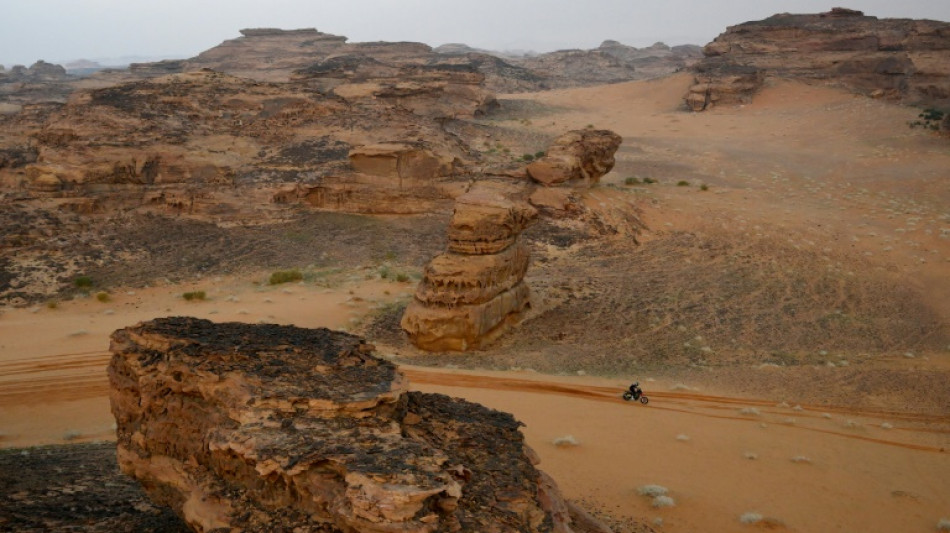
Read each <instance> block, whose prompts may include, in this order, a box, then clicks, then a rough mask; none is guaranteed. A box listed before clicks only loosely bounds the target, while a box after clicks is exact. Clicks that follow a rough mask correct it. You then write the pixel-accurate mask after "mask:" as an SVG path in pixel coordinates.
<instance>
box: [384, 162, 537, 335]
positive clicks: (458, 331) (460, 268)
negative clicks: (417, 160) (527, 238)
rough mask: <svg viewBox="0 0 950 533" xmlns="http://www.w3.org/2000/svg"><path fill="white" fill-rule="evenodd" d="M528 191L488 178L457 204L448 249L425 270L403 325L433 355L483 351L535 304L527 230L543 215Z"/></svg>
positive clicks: (449, 233) (404, 317)
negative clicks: (523, 239)
mask: <svg viewBox="0 0 950 533" xmlns="http://www.w3.org/2000/svg"><path fill="white" fill-rule="evenodd" d="M525 194H526V189H525V188H524V187H520V186H517V185H512V184H509V183H503V182H490V181H480V182H478V183H476V184H475V185H473V186H472V188H471V189H470V190H469V191H468V192H467V193H465V194H463V195H462V196H460V197H458V198H457V199H456V203H455V211H454V213H453V215H452V220H451V222H450V224H449V229H448V237H449V244H448V250H446V252H445V253H443V254H441V255H439V256H437V257H436V258H434V259H433V260H432V261H431V262H430V263H429V264H428V265H427V266H426V268H425V271H424V273H423V280H422V282H421V283H420V284H419V287H418V288H417V290H416V293H415V298H414V299H413V301H412V302H410V304H409V306H408V307H407V308H406V311H405V313H404V314H403V318H402V322H401V325H402V328H403V329H404V330H405V331H406V333H408V334H409V337H410V339H411V340H412V342H413V343H414V344H415V345H416V346H418V347H420V348H423V349H425V350H433V351H436V350H452V351H465V350H469V349H478V348H480V347H482V346H484V345H485V344H486V343H489V342H491V341H492V340H494V339H495V338H497V337H498V335H500V334H501V333H503V332H504V331H505V329H506V327H507V326H508V325H510V324H512V323H514V322H516V321H517V320H518V319H519V318H520V316H521V315H522V313H523V312H524V311H525V310H526V309H527V307H528V306H529V289H528V286H527V284H526V283H525V282H524V275H525V272H526V271H527V269H528V251H527V248H526V247H525V245H524V244H523V243H522V242H521V239H520V235H521V232H522V231H523V230H524V229H525V228H526V227H527V226H528V225H529V224H530V223H531V222H532V221H533V220H534V218H535V217H536V216H537V211H535V209H534V208H532V207H531V206H530V205H529V204H528V203H527V202H526V201H525V199H524V195H525Z"/></svg>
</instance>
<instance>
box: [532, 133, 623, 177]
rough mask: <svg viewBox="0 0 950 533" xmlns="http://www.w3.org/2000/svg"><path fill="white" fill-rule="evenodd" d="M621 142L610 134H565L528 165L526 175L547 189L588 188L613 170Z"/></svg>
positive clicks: (618, 137)
mask: <svg viewBox="0 0 950 533" xmlns="http://www.w3.org/2000/svg"><path fill="white" fill-rule="evenodd" d="M622 141H623V139H622V138H621V137H620V136H619V135H617V134H616V133H614V132H612V131H610V130H595V129H583V130H572V131H569V132H567V133H565V134H563V135H561V136H560V137H558V138H557V139H555V140H554V143H553V144H551V146H550V147H549V148H548V150H547V152H546V153H545V155H544V156H543V157H541V158H540V159H538V160H536V161H534V162H532V163H531V164H529V165H528V167H527V172H528V175H529V176H530V177H531V179H533V180H534V181H536V182H538V183H540V184H541V185H544V186H548V187H550V186H552V185H559V184H562V183H568V184H569V185H581V186H585V187H589V186H591V185H594V184H595V183H597V182H599V181H600V178H601V177H602V176H603V175H605V174H607V173H608V172H610V171H611V169H613V168H614V163H615V161H614V154H615V153H616V152H617V149H618V148H619V147H620V143H621V142H622Z"/></svg>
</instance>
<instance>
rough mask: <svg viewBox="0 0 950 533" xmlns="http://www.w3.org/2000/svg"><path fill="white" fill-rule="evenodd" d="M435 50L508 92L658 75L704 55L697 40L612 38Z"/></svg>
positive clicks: (676, 69) (498, 90)
mask: <svg viewBox="0 0 950 533" xmlns="http://www.w3.org/2000/svg"><path fill="white" fill-rule="evenodd" d="M435 51H436V52H437V53H439V54H442V55H444V56H447V57H464V58H466V59H467V60H468V61H470V62H471V63H472V64H474V65H476V66H477V68H478V70H479V71H480V72H482V73H483V74H485V78H486V81H485V83H486V86H487V87H488V88H489V89H491V90H493V91H496V92H505V93H511V92H524V91H539V90H546V89H559V88H566V87H583V86H589V85H599V84H604V83H618V82H624V81H631V80H641V79H649V78H656V77H660V76H665V75H667V74H670V73H672V72H676V71H678V70H682V69H684V68H687V67H689V66H690V65H692V64H693V63H695V62H696V61H698V60H699V58H701V57H702V53H701V52H700V48H699V47H698V46H694V45H686V46H677V47H673V48H670V47H669V46H667V45H665V44H663V43H656V44H654V45H653V46H649V47H646V48H635V47H633V46H627V45H624V44H621V43H619V42H617V41H610V40H608V41H604V42H603V44H601V45H600V47H598V48H594V49H590V50H580V49H575V50H558V51H555V52H548V53H544V54H511V53H505V52H493V51H488V50H480V49H474V48H471V47H468V46H465V45H461V44H451V45H443V46H440V47H438V48H436V49H435Z"/></svg>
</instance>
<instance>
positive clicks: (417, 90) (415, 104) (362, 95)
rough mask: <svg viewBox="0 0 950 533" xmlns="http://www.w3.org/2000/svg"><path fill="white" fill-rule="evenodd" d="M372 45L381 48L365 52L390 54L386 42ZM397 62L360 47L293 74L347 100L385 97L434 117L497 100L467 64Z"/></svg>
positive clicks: (474, 110)
mask: <svg viewBox="0 0 950 533" xmlns="http://www.w3.org/2000/svg"><path fill="white" fill-rule="evenodd" d="M364 44H365V43H364ZM412 44H414V43H405V44H403V47H408V48H411V45H412ZM377 48H382V50H379V49H376V50H372V49H371V50H369V51H368V52H372V53H376V54H377V55H381V56H385V55H386V52H389V53H391V51H390V50H386V49H385V47H382V46H380V47H377ZM411 52H412V50H410V53H411ZM417 52H418V51H417ZM429 55H431V54H429ZM410 57H412V56H411V55H410ZM400 61H402V63H401V64H400V63H399V62H384V61H383V60H379V59H375V58H373V57H372V56H370V55H367V54H366V53H363V52H353V53H349V54H347V55H338V56H334V57H332V58H330V59H328V60H326V61H321V62H318V63H314V64H312V65H310V66H309V67H307V68H305V69H300V70H298V71H296V72H295V73H294V79H296V80H306V81H308V82H309V83H314V84H318V86H320V87H321V89H322V90H324V91H327V92H332V93H333V94H336V95H337V96H340V97H342V98H343V99H345V100H346V101H348V102H352V103H361V102H384V103H386V104H389V105H391V106H395V107H400V108H403V109H408V110H410V111H412V112H413V113H415V114H417V115H424V116H430V117H437V118H470V117H473V116H477V115H482V114H484V113H485V112H487V111H488V110H490V109H492V108H493V107H495V106H496V105H497V102H496V101H495V96H494V94H492V93H491V92H490V91H488V90H487V89H485V87H484V82H485V76H484V75H483V74H481V73H479V72H478V71H477V70H476V68H475V67H474V66H473V65H471V64H465V63H450V62H445V63H441V62H432V61H429V62H427V63H425V64H417V63H413V62H411V61H409V62H407V60H406V58H402V59H401V60H400Z"/></svg>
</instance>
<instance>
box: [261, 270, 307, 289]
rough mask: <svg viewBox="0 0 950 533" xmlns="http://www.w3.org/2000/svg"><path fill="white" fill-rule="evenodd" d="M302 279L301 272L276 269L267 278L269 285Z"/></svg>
mask: <svg viewBox="0 0 950 533" xmlns="http://www.w3.org/2000/svg"><path fill="white" fill-rule="evenodd" d="M302 279H303V274H302V273H301V272H300V271H299V270H297V269H293V270H278V271H277V272H274V273H272V274H271V275H270V279H268V280H267V283H268V284H269V285H280V284H281V283H291V282H294V281H300V280H302Z"/></svg>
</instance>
